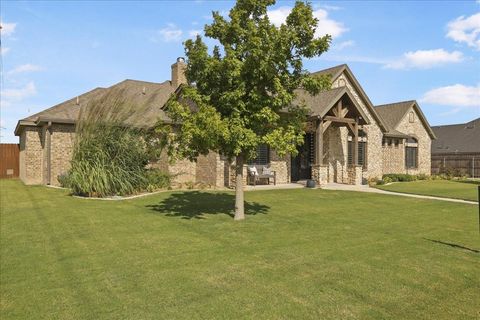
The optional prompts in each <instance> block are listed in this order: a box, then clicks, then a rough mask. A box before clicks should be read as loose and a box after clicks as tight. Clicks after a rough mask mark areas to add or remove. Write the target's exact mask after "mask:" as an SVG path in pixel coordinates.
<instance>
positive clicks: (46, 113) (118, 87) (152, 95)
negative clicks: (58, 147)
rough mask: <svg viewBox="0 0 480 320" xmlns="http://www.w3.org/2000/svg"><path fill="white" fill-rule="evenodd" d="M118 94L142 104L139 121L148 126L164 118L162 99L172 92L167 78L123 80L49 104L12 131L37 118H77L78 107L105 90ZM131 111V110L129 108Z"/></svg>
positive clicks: (59, 120)
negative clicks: (142, 108)
mask: <svg viewBox="0 0 480 320" xmlns="http://www.w3.org/2000/svg"><path fill="white" fill-rule="evenodd" d="M116 92H118V93H120V92H121V94H122V97H123V98H124V99H125V100H128V102H129V104H130V105H132V106H138V105H144V106H145V108H144V112H143V113H142V122H143V123H142V125H144V126H151V125H154V124H155V123H156V121H158V120H159V118H160V119H161V120H165V121H167V120H168V117H167V116H166V114H165V112H164V111H163V110H161V108H162V107H163V105H164V104H165V102H166V101H167V100H168V98H169V97H170V94H171V93H172V92H174V88H173V86H172V85H171V82H170V81H165V82H163V83H154V82H146V81H138V80H130V79H127V80H124V81H122V82H119V83H117V84H115V85H113V86H111V87H109V88H96V89H94V90H92V91H89V92H87V93H84V94H82V95H80V96H78V97H75V98H73V99H70V100H67V101H64V102H62V103H60V104H57V105H55V106H53V107H51V108H48V109H46V110H43V111H41V112H38V113H36V114H33V115H31V116H29V117H26V118H24V119H21V120H20V121H19V122H18V124H17V127H16V128H15V134H16V135H19V134H20V127H21V126H22V125H27V126H28V125H37V124H38V123H40V122H48V121H51V122H55V123H70V124H73V123H75V122H76V121H77V120H78V117H79V115H80V110H82V108H85V107H87V106H88V104H89V103H90V102H92V101H95V100H97V99H100V98H101V97H102V96H104V95H106V94H115V93H116ZM131 113H132V115H133V114H134V112H133V110H132V112H131ZM126 120H127V122H128V119H126Z"/></svg>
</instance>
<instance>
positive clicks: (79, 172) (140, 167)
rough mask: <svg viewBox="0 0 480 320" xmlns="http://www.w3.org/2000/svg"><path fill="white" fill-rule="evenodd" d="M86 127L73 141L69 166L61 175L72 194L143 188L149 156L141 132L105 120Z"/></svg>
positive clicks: (120, 192)
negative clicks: (87, 131) (85, 130)
mask: <svg viewBox="0 0 480 320" xmlns="http://www.w3.org/2000/svg"><path fill="white" fill-rule="evenodd" d="M89 130H91V132H89V134H88V135H87V134H83V135H81V137H80V138H79V139H77V141H76V143H75V148H74V151H73V157H72V161H71V165H72V166H71V169H70V171H69V172H68V174H67V176H66V177H65V179H62V180H63V183H64V185H65V186H67V187H69V188H70V189H72V192H73V193H74V194H80V195H88V196H96V197H105V196H112V195H126V194H132V193H135V192H137V191H140V190H142V189H144V187H145V186H146V185H147V183H148V181H147V178H146V174H145V173H146V169H145V166H146V164H147V162H148V158H147V155H146V152H145V147H144V144H143V142H142V140H141V135H140V134H139V133H138V132H135V130H130V129H125V128H122V127H119V126H117V125H113V124H106V123H95V124H93V125H91V126H90V128H89ZM94 132H98V134H95V133H94Z"/></svg>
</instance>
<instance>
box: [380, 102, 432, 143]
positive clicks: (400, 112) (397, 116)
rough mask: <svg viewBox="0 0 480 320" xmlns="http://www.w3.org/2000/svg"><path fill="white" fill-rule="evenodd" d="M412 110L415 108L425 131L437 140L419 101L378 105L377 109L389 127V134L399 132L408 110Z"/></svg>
mask: <svg viewBox="0 0 480 320" xmlns="http://www.w3.org/2000/svg"><path fill="white" fill-rule="evenodd" d="M410 108H413V109H414V110H415V112H416V113H417V115H418V117H419V119H420V121H422V124H423V126H424V127H425V130H427V132H428V135H429V136H430V138H432V139H435V133H434V132H433V131H432V128H431V127H430V124H429V123H428V121H427V118H426V117H425V115H424V114H423V112H422V110H421V109H420V107H419V106H418V103H417V101H415V100H409V101H401V102H394V103H389V104H383V105H378V106H376V107H375V109H376V110H377V112H378V114H379V115H380V116H381V117H382V118H383V120H384V121H385V124H386V125H387V129H388V132H387V133H393V132H399V131H397V130H396V129H397V126H398V124H399V123H400V121H402V119H403V117H404V116H405V115H406V114H407V112H408V110H410Z"/></svg>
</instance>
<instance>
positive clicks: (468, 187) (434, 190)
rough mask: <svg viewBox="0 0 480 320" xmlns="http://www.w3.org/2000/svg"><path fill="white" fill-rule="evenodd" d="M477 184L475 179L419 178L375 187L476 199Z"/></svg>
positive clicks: (428, 194) (427, 194)
mask: <svg viewBox="0 0 480 320" xmlns="http://www.w3.org/2000/svg"><path fill="white" fill-rule="evenodd" d="M479 184H480V182H476V181H455V180H420V181H413V182H398V183H392V184H389V185H382V186H380V185H379V186H376V187H377V188H378V189H382V190H387V191H394V192H401V193H413V194H420V195H426V196H435V197H443V198H454V199H462V200H470V201H478V191H477V190H478V185H479Z"/></svg>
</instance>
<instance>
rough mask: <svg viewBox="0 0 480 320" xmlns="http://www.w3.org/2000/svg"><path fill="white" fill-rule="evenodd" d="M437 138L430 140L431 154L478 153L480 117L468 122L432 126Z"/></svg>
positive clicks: (479, 151)
mask: <svg viewBox="0 0 480 320" xmlns="http://www.w3.org/2000/svg"><path fill="white" fill-rule="evenodd" d="M432 130H433V132H435V135H436V136H437V140H434V141H432V154H435V153H437V154H438V153H452V152H471V153H480V118H477V119H475V120H472V121H470V122H468V123H460V124H452V125H445V126H435V127H432Z"/></svg>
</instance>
